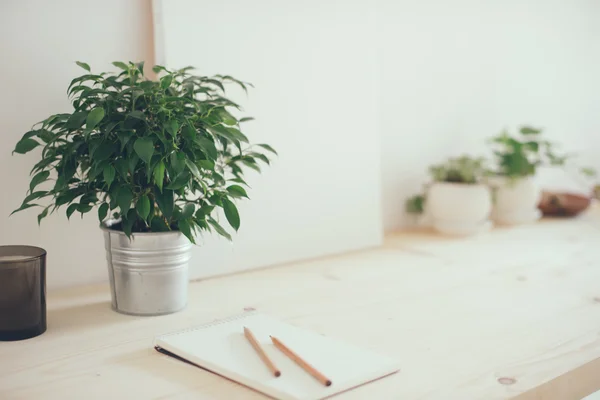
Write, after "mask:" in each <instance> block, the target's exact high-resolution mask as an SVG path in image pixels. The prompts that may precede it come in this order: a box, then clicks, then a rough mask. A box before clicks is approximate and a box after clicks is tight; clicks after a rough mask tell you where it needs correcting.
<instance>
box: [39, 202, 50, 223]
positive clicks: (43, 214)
mask: <svg viewBox="0 0 600 400" xmlns="http://www.w3.org/2000/svg"><path fill="white" fill-rule="evenodd" d="M48 208H50V206H48V207H46V208H44V211H42V212H41V213H40V214H39V215H38V216H37V220H38V226H39V225H40V224H41V223H42V220H43V219H44V218H46V216H47V215H48Z"/></svg>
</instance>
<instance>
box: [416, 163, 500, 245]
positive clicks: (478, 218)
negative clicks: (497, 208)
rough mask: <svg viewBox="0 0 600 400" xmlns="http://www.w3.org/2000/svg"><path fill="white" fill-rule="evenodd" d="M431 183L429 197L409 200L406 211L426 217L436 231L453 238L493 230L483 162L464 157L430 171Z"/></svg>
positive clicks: (419, 196)
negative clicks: (453, 236) (425, 214)
mask: <svg viewBox="0 0 600 400" xmlns="http://www.w3.org/2000/svg"><path fill="white" fill-rule="evenodd" d="M429 172H430V174H431V178H432V180H433V182H432V183H430V184H428V185H427V190H426V194H419V195H416V196H413V197H411V198H409V199H408V200H407V203H406V211H407V212H409V213H413V214H421V213H423V212H425V213H427V214H428V216H429V217H430V218H431V222H432V224H433V228H434V229H435V230H437V231H438V232H440V233H444V234H450V235H470V234H476V233H479V232H482V231H485V230H487V229H489V228H490V227H491V222H490V221H489V215H490V212H491V210H492V200H491V195H490V190H489V188H488V186H487V185H485V184H484V183H483V182H482V180H483V179H484V178H485V177H486V176H487V174H488V170H487V169H486V167H485V161H484V159H483V158H472V157H469V156H461V157H457V158H450V159H449V160H448V161H446V162H445V163H443V164H439V165H434V166H432V167H430V168H429Z"/></svg>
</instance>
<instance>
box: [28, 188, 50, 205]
mask: <svg viewBox="0 0 600 400" xmlns="http://www.w3.org/2000/svg"><path fill="white" fill-rule="evenodd" d="M47 195H48V192H47V191H45V190H40V191H38V192H33V193H31V194H30V195H29V196H27V197H25V199H24V200H23V204H27V203H29V202H30V201H31V200H36V199H39V198H41V197H45V196H47Z"/></svg>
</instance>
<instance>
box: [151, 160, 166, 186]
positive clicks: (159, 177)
mask: <svg viewBox="0 0 600 400" xmlns="http://www.w3.org/2000/svg"><path fill="white" fill-rule="evenodd" d="M152 175H153V177H154V183H155V184H156V186H158V190H160V191H161V192H162V188H163V182H164V181H165V163H164V162H163V161H162V160H161V161H159V162H158V164H156V167H154V172H153V174H152Z"/></svg>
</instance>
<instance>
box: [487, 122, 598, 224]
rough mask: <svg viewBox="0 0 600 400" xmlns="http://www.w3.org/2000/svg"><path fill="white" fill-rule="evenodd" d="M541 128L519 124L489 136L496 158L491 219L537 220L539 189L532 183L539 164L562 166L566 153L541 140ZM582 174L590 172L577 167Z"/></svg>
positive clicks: (540, 193)
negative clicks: (510, 130) (514, 129)
mask: <svg viewBox="0 0 600 400" xmlns="http://www.w3.org/2000/svg"><path fill="white" fill-rule="evenodd" d="M541 134H542V130H541V129H538V128H535V127H532V126H522V127H520V128H519V134H518V135H510V134H509V133H508V132H507V131H503V132H502V133H501V134H500V135H498V136H496V137H494V138H492V140H491V141H492V144H493V146H494V154H495V156H496V159H497V171H496V174H495V175H496V176H495V177H493V178H492V179H490V185H491V186H492V187H493V189H494V210H493V219H494V220H495V221H496V222H498V223H500V224H507V225H512V224H520V223H528V222H533V221H536V220H538V219H539V218H540V217H541V214H542V213H541V211H540V210H539V208H538V207H539V205H540V201H541V200H542V191H541V188H539V187H538V186H537V185H536V183H535V179H534V177H535V174H536V171H537V168H538V167H540V166H565V165H566V164H567V161H568V159H569V156H567V155H563V154H557V153H556V150H555V146H556V145H555V144H553V143H552V142H549V141H547V140H543V139H542V136H541ZM580 172H581V173H582V174H584V175H590V174H594V171H593V170H591V169H590V168H581V169H580Z"/></svg>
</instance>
